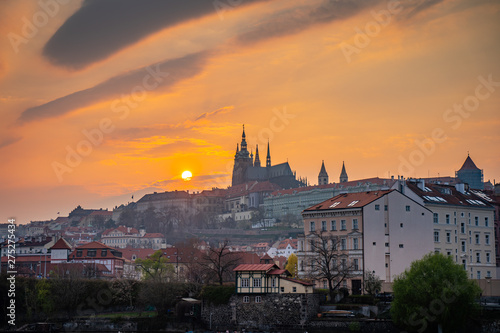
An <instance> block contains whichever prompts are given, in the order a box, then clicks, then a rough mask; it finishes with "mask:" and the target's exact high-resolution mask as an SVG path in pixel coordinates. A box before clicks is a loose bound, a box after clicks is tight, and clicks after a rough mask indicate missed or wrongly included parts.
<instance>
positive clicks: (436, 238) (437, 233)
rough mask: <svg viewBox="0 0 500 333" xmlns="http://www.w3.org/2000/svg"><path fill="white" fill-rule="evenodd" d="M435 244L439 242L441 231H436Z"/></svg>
mask: <svg viewBox="0 0 500 333" xmlns="http://www.w3.org/2000/svg"><path fill="white" fill-rule="evenodd" d="M434 242H436V243H438V242H439V231H434Z"/></svg>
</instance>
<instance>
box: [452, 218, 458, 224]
mask: <svg viewBox="0 0 500 333" xmlns="http://www.w3.org/2000/svg"><path fill="white" fill-rule="evenodd" d="M453 224H455V225H457V218H456V217H454V218H453Z"/></svg>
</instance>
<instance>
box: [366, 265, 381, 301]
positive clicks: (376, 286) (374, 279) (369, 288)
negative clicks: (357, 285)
mask: <svg viewBox="0 0 500 333" xmlns="http://www.w3.org/2000/svg"><path fill="white" fill-rule="evenodd" d="M364 285H365V292H366V293H367V294H369V295H372V296H373V295H375V294H376V293H377V291H378V290H380V289H382V282H381V281H380V278H379V277H378V275H375V271H373V272H371V271H365V279H364Z"/></svg>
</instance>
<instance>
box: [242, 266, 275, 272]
mask: <svg viewBox="0 0 500 333" xmlns="http://www.w3.org/2000/svg"><path fill="white" fill-rule="evenodd" d="M273 268H274V269H279V267H278V266H277V265H275V264H241V265H238V266H237V267H236V268H235V269H233V271H235V272H238V271H253V272H261V271H262V272H267V271H269V270H270V269H273Z"/></svg>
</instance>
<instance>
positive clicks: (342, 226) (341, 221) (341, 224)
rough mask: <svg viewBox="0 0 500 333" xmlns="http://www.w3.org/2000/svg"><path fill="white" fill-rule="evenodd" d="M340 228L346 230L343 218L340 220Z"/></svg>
mask: <svg viewBox="0 0 500 333" xmlns="http://www.w3.org/2000/svg"><path fill="white" fill-rule="evenodd" d="M340 230H347V227H346V221H345V220H340Z"/></svg>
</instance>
